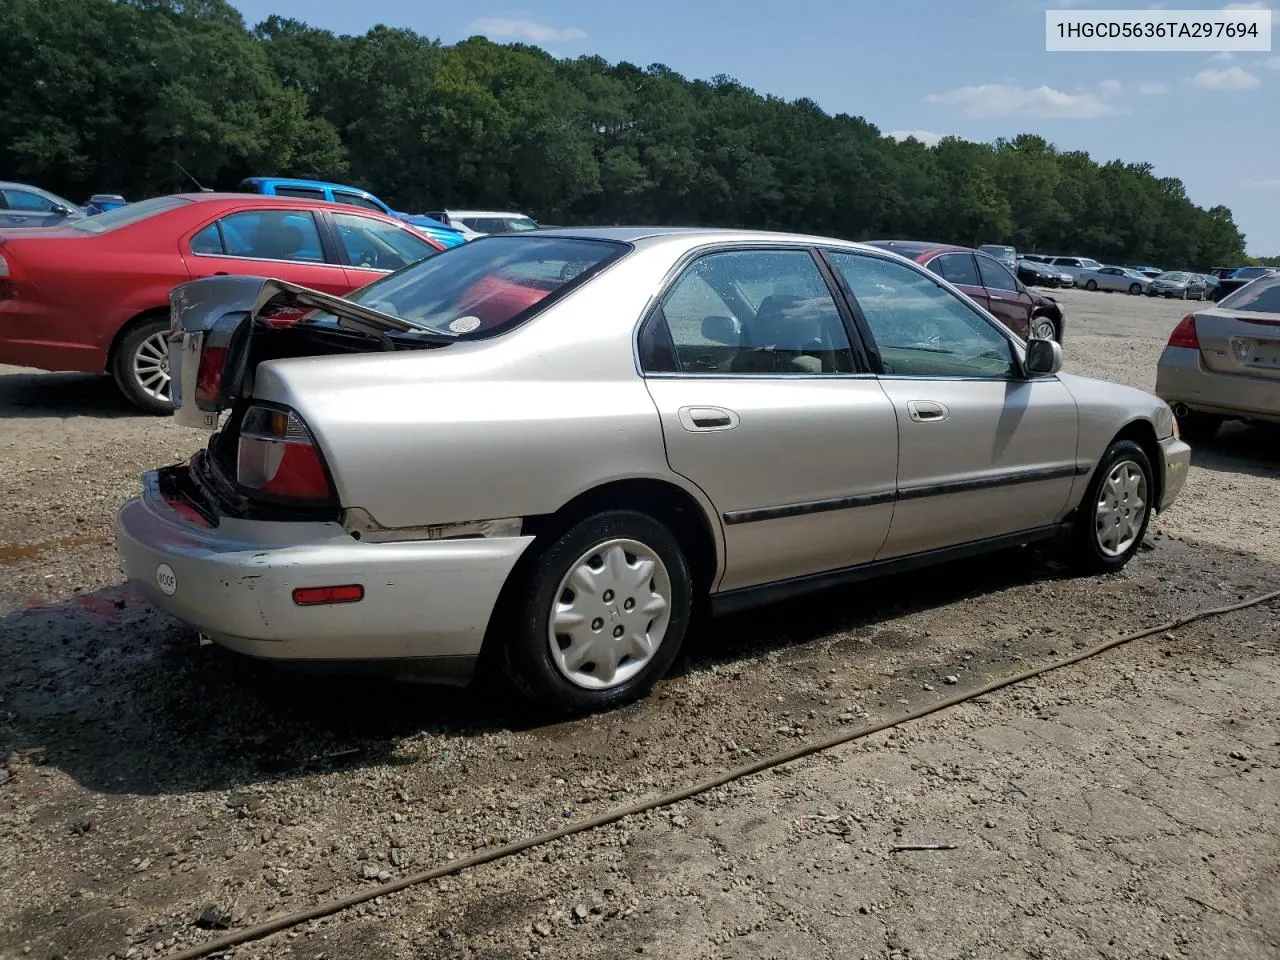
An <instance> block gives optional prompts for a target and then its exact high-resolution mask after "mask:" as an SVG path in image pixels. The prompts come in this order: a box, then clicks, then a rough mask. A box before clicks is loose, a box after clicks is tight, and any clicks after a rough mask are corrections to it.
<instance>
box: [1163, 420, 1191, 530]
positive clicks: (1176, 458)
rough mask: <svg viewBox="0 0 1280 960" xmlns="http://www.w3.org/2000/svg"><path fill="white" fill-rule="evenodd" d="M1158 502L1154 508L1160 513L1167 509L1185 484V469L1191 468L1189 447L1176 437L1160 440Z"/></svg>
mask: <svg viewBox="0 0 1280 960" xmlns="http://www.w3.org/2000/svg"><path fill="white" fill-rule="evenodd" d="M1159 467H1160V477H1161V482H1160V502H1159V503H1158V504H1157V505H1156V509H1157V510H1158V511H1160V512H1161V513H1164V511H1166V510H1168V509H1169V506H1170V504H1172V503H1173V502H1174V501H1175V500H1177V499H1178V495H1179V494H1181V493H1182V488H1183V487H1185V486H1186V485H1187V471H1188V470H1189V469H1190V468H1191V448H1190V447H1189V446H1187V444H1185V443H1183V442H1182V441H1181V440H1179V439H1177V438H1176V437H1169V438H1168V439H1167V440H1161V441H1160V464H1159Z"/></svg>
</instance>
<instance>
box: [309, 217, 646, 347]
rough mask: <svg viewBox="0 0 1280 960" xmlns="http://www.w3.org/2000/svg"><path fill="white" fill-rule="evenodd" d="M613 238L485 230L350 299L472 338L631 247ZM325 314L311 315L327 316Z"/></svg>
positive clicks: (528, 311)
mask: <svg viewBox="0 0 1280 960" xmlns="http://www.w3.org/2000/svg"><path fill="white" fill-rule="evenodd" d="M630 249H631V246H630V244H626V243H619V242H617V241H612V240H584V239H577V238H566V237H543V236H536V235H534V236H510V235H509V236H504V237H484V238H482V239H480V240H476V241H474V242H472V243H467V244H464V245H462V246H460V247H453V248H452V249H450V250H447V251H445V252H443V253H438V254H436V255H435V256H432V257H428V258H427V259H425V260H421V261H419V262H418V263H415V264H413V265H412V266H409V267H405V268H404V269H403V270H399V271H397V272H396V273H393V274H391V275H390V276H387V277H383V278H381V279H379V280H375V281H374V282H373V283H371V284H369V285H368V286H364V287H361V288H360V289H359V290H357V291H356V292H355V293H353V294H351V295H350V297H349V298H348V299H350V300H353V301H354V302H356V303H361V304H364V305H365V306H368V307H372V308H373V309H374V310H379V311H381V312H382V313H389V314H391V315H392V316H395V317H399V318H400V319H402V320H407V321H408V322H409V323H412V324H415V325H417V326H420V327H423V328H425V329H431V330H442V331H445V332H447V333H452V334H456V335H457V336H459V337H462V338H464V339H474V338H477V337H483V336H486V335H490V334H494V333H498V332H501V331H504V330H509V329H512V328H514V327H517V326H519V325H520V324H522V323H524V322H525V321H526V320H528V319H529V318H531V317H533V316H534V315H535V314H536V313H537V312H538V311H539V310H540V309H542V308H543V307H544V306H546V305H547V303H549V302H550V301H552V300H554V299H555V298H557V297H559V296H562V295H563V294H565V293H567V292H568V291H569V290H571V289H573V288H574V287H575V286H577V285H579V284H582V283H586V282H587V281H589V280H590V279H591V278H592V277H593V276H595V275H596V274H597V273H598V272H599V271H600V270H602V269H604V268H605V267H606V266H608V265H609V264H611V263H613V262H614V261H616V260H618V259H619V258H620V257H623V256H625V255H626V254H627V252H628V251H630ZM331 321H332V317H331V315H330V314H325V313H323V312H321V313H317V314H315V315H313V321H312V322H319V323H327V322H331Z"/></svg>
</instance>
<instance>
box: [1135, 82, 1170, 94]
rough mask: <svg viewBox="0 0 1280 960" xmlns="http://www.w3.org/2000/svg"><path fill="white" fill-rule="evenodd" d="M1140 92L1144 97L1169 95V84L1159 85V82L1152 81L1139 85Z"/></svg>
mask: <svg viewBox="0 0 1280 960" xmlns="http://www.w3.org/2000/svg"><path fill="white" fill-rule="evenodd" d="M1138 92H1139V93H1140V94H1142V95H1143V96H1144V97H1156V96H1159V95H1160V94H1162V93H1168V92H1169V85H1168V84H1167V83H1159V82H1158V81H1155V80H1150V81H1147V82H1145V83H1140V84H1138Z"/></svg>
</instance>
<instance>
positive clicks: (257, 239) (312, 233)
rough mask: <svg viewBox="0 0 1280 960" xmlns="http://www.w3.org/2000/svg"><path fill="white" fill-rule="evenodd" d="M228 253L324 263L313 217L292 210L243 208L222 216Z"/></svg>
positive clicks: (240, 255) (322, 251)
mask: <svg viewBox="0 0 1280 960" xmlns="http://www.w3.org/2000/svg"><path fill="white" fill-rule="evenodd" d="M220 223H221V224H222V243H223V246H224V248H225V250H226V253H227V256H230V257H248V258H250V259H253V260H295V261H300V262H303V263H324V262H325V261H324V249H323V248H322V247H321V246H320V233H319V231H318V230H317V229H316V221H315V218H314V217H313V216H312V215H311V214H310V213H308V212H305V211H303V212H296V211H293V210H243V211H241V212H240V213H233V214H230V215H229V216H226V217H223V218H222V220H221V221H220Z"/></svg>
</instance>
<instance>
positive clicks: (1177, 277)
mask: <svg viewBox="0 0 1280 960" xmlns="http://www.w3.org/2000/svg"><path fill="white" fill-rule="evenodd" d="M1159 279H1161V280H1172V281H1174V282H1175V283H1185V282H1186V281H1188V280H1190V279H1191V274H1189V273H1179V272H1178V271H1176V270H1174V271H1171V272H1169V273H1162V274H1160V277H1159Z"/></svg>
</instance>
